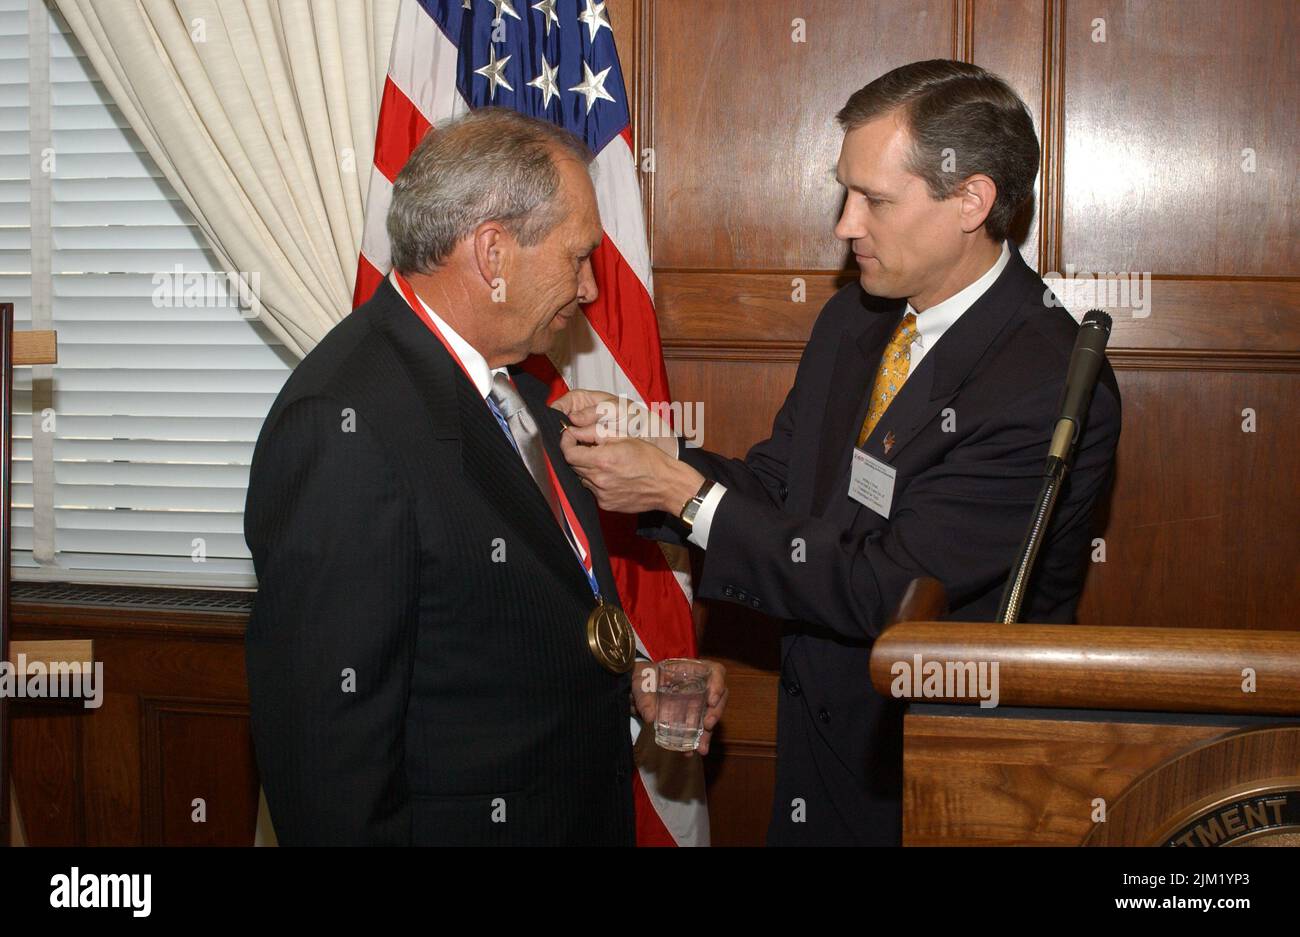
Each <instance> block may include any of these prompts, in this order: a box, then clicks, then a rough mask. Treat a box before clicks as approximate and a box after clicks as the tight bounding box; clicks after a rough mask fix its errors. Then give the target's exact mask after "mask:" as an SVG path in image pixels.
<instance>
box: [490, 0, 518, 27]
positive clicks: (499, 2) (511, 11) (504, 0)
mask: <svg viewBox="0 0 1300 937" xmlns="http://www.w3.org/2000/svg"><path fill="white" fill-rule="evenodd" d="M488 2H489V3H491V4H492V5H493V6H494V7H496V8H497V15H496V16H494V17H493V18H492V22H494V23H495V22H496V21H497V20H499V19H501V11H502V7H504V8H505V13H506V15H507V16H513V17H514V18H515V19H519V14H518V13H516V12H515V8H514V7H513V6H511V5H510V0H488Z"/></svg>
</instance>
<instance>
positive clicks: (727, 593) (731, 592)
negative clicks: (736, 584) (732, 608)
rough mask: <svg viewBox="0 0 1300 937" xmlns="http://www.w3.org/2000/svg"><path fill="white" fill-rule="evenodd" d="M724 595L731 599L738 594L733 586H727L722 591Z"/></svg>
mask: <svg viewBox="0 0 1300 937" xmlns="http://www.w3.org/2000/svg"><path fill="white" fill-rule="evenodd" d="M722 594H723V595H725V596H726V597H727V598H731V597H732V596H733V595H735V594H736V590H735V589H733V588H731V586H726V587H725V588H724V589H723V590H722Z"/></svg>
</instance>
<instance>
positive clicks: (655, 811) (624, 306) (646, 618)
mask: <svg viewBox="0 0 1300 937" xmlns="http://www.w3.org/2000/svg"><path fill="white" fill-rule="evenodd" d="M456 60H457V50H456V47H455V46H454V45H453V44H452V42H451V41H450V40H449V39H448V38H447V37H446V36H445V35H444V34H443V32H442V30H441V29H439V28H438V25H437V23H435V22H434V21H433V19H432V18H430V17H429V15H428V14H427V13H426V12H425V11H424V9H423V8H422V7H421V6H420V5H419V4H418V3H417V2H415V0H403V2H402V5H401V7H400V9H399V11H398V15H397V24H396V29H395V32H394V35H393V47H392V52H391V54H390V57H389V64H388V77H387V80H386V81H385V82H384V92H383V100H382V103H381V105H380V111H379V125H378V128H377V130H376V135H375V162H374V170H373V173H372V176H371V179H370V188H369V193H368V195H367V201H366V223H365V231H364V234H363V237H362V242H361V257H360V262H359V264H358V267H357V282H356V289H355V291H354V293H353V308H355V307H357V306H359V305H361V304H362V303H363V302H365V301H366V300H367V299H369V298H370V296H371V295H372V294H373V293H374V291H375V289H376V288H377V287H378V286H379V283H380V281H381V280H382V279H383V278H384V276H386V275H387V273H388V271H389V269H390V267H391V263H390V257H391V254H390V248H389V243H388V232H387V228H386V226H385V221H386V218H387V215H388V206H389V203H390V202H391V200H392V192H393V180H394V179H395V178H396V177H397V173H398V171H399V170H401V168H402V166H403V165H404V164H405V163H406V159H407V157H408V156H409V155H410V153H411V151H412V150H413V149H414V148H415V145H416V144H417V143H419V141H420V139H421V138H422V137H423V136H424V134H425V133H426V132H427V131H428V130H429V128H430V127H431V126H433V125H435V124H437V123H438V122H440V121H442V120H445V119H447V118H449V117H454V116H456V115H458V114H461V113H464V112H465V111H466V110H468V109H469V105H468V104H467V103H466V101H465V100H464V98H463V97H461V94H460V92H459V90H458V89H457V87H456V74H455V65H456ZM592 180H593V182H594V184H595V188H596V198H597V202H598V205H599V208H600V216H601V219H602V221H603V223H604V228H605V238H604V240H603V241H602V242H601V245H600V247H599V248H598V249H597V251H596V253H595V254H594V255H593V257H592V268H593V271H594V273H595V277H596V283H597V285H598V287H599V289H600V297H599V298H598V299H597V300H596V302H594V303H591V304H590V305H588V306H586V307H584V310H583V312H584V313H585V314H584V315H582V316H575V317H574V318H573V320H572V322H571V324H570V327H569V329H568V331H567V332H566V334H565V335H564V336H562V338H561V340H560V341H558V342H557V343H556V347H555V348H554V349H553V350H552V352H551V353H550V355H549V356H548V357H547V358H540V359H539V358H531V359H529V360H528V361H527V362H526V363H525V367H526V368H527V369H528V370H529V371H531V372H532V373H533V374H535V375H537V376H538V377H540V378H541V379H543V380H544V381H546V382H547V383H548V384H549V385H550V388H551V399H555V398H556V397H558V396H560V395H561V394H563V393H565V392H566V391H568V390H569V389H570V388H574V387H584V388H591V389H596V390H605V391H609V392H610V393H614V394H620V395H624V396H626V397H629V398H631V399H633V400H636V401H639V402H641V403H647V402H650V401H668V400H670V399H671V397H670V396H669V393H668V375H667V372H666V370H665V369H664V361H663V354H662V352H661V350H660V344H659V326H658V322H657V320H656V319H655V312H654V302H653V300H652V298H651V297H652V295H653V286H652V283H651V274H650V253H649V249H648V246H647V244H646V237H645V220H644V216H643V213H642V207H641V192H640V187H639V186H638V184H637V178H636V168H635V162H634V156H633V152H632V137H631V132H630V130H629V129H628V128H624V130H623V132H622V133H621V134H620V135H619V136H617V137H615V138H614V139H613V140H612V141H610V143H609V144H608V145H607V146H606V147H604V149H602V150H601V151H600V152H599V153H598V154H597V155H596V159H595V161H594V163H593V164H592ZM635 523H636V519H635V518H633V517H626V516H622V515H615V514H606V513H603V512H602V514H601V528H602V530H603V532H604V535H605V543H606V546H607V547H608V549H609V553H610V566H611V567H612V568H613V571H614V578H615V580H616V585H617V586H618V592H619V596H620V598H621V599H622V600H623V607H624V609H625V610H626V611H627V613H628V616H629V617H630V618H631V619H632V623H633V626H634V628H635V630H636V634H637V644H638V646H640V647H641V649H642V650H643V651H644V652H646V654H647V655H648V656H649V657H650V658H651V659H652V660H661V659H663V658H667V657H693V656H695V631H694V624H693V622H692V619H691V610H690V603H691V584H690V577H689V571H688V566H687V563H686V557H685V553H684V551H681V550H678V549H675V548H669V547H665V546H662V545H660V544H656V543H653V542H651V541H648V540H644V539H642V538H640V537H638V536H636V529H635ZM639 730H640V723H639V722H638V721H637V720H635V719H634V720H633V721H632V732H633V735H634V736H635V735H636V733H637V732H639ZM638 768H639V771H638V772H637V778H636V782H635V785H634V787H635V794H636V807H637V843H638V844H639V845H674V844H675V845H680V846H696V845H708V842H709V816H708V807H707V804H706V801H705V796H704V773H703V765H702V762H701V759H699V758H689V759H688V758H683V757H681V756H680V755H677V754H675V753H671V752H666V751H664V750H662V749H660V748H658V747H657V746H655V745H653V744H649V745H641V746H639V749H638ZM667 791H671V792H672V794H671V796H670V795H669V794H668V793H666V792H667Z"/></svg>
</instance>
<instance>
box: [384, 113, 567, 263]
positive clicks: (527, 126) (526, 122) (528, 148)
mask: <svg viewBox="0 0 1300 937" xmlns="http://www.w3.org/2000/svg"><path fill="white" fill-rule="evenodd" d="M557 156H558V157H564V156H569V157H573V158H575V159H579V160H581V161H582V162H583V164H584V165H590V163H591V161H592V159H593V155H592V152H591V150H590V148H588V146H587V145H586V144H585V143H584V142H583V141H582V140H581V139H579V138H578V137H576V136H574V135H573V134H572V133H569V132H568V131H567V130H565V129H563V128H562V127H558V126H556V125H555V124H552V123H548V122H547V121H543V120H537V119H535V118H532V117H527V116H525V115H523V114H520V113H519V112H518V111H512V110H509V109H506V108H500V107H484V108H479V109H478V110H475V111H470V112H468V113H466V114H463V115H461V116H459V117H454V118H452V119H450V120H447V121H444V122H442V123H440V124H438V125H437V126H436V127H434V128H433V129H431V130H430V131H429V132H428V133H427V134H425V136H424V139H423V140H421V141H420V143H419V145H417V146H416V148H415V149H414V150H413V151H412V152H411V156H410V158H409V159H408V160H407V161H406V165H405V166H403V167H402V171H401V172H399V173H398V174H397V180H396V181H395V182H394V183H393V201H392V203H391V205H390V206H389V208H388V239H389V241H390V242H391V244H392V259H393V266H394V267H395V268H396V269H397V271H398V272H399V273H403V274H410V273H430V272H432V271H433V269H434V268H435V267H437V266H438V265H439V264H441V263H442V262H443V261H444V260H446V259H447V257H448V256H450V254H451V252H452V251H453V250H454V249H455V247H456V245H457V244H459V243H460V242H461V241H462V240H464V239H465V238H466V237H468V236H469V234H470V233H471V232H472V231H473V230H474V229H475V228H477V227H478V226H479V225H481V224H483V223H484V222H485V221H499V222H500V223H501V224H503V225H504V226H505V228H506V230H507V231H509V232H510V233H511V234H512V235H514V237H515V238H516V239H518V241H519V243H520V244H523V245H524V246H525V247H528V246H531V245H534V244H536V243H538V242H539V241H541V240H542V239H543V238H544V237H546V235H547V234H549V233H550V232H551V230H552V229H553V228H554V227H555V226H556V225H557V224H558V223H559V222H560V219H561V217H562V214H561V206H559V205H557V204H556V203H555V195H556V193H557V192H558V191H559V188H560V173H559V171H558V170H557V169H556V168H555V159H556V157H557Z"/></svg>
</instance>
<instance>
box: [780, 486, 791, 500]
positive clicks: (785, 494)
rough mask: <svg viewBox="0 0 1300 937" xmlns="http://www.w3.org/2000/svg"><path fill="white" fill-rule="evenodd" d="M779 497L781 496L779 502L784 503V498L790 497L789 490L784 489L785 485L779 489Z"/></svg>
mask: <svg viewBox="0 0 1300 937" xmlns="http://www.w3.org/2000/svg"><path fill="white" fill-rule="evenodd" d="M780 495H781V500H782V501H784V500H785V499H786V498H788V497H789V496H790V489H789V488H787V487H785V485H782V486H781V489H780Z"/></svg>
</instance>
